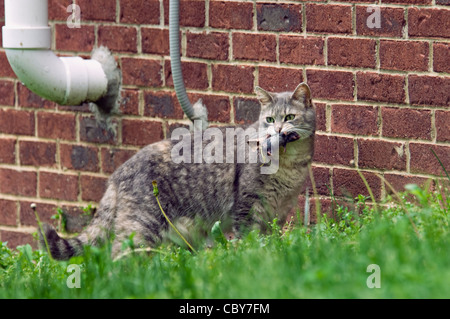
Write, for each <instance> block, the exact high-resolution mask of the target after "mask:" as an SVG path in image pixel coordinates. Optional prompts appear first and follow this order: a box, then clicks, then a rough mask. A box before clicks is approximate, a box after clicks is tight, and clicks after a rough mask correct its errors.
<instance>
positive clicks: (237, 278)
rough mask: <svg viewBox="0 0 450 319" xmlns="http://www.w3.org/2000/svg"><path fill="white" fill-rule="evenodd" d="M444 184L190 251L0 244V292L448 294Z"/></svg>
mask: <svg viewBox="0 0 450 319" xmlns="http://www.w3.org/2000/svg"><path fill="white" fill-rule="evenodd" d="M442 184H443V182H441V183H438V184H437V185H436V186H435V190H434V191H433V192H428V191H425V190H423V189H421V188H419V187H418V186H415V185H409V186H408V192H406V193H404V194H394V195H393V197H392V198H388V199H387V200H386V201H385V202H384V203H380V204H379V205H377V206H375V205H366V204H365V202H366V201H367V200H368V198H365V197H362V196H359V197H358V199H357V200H356V201H357V205H355V206H348V205H343V206H339V205H337V206H336V209H335V211H334V212H333V214H332V216H330V215H328V216H327V215H325V214H323V215H322V214H321V215H322V216H319V217H320V218H319V221H318V223H317V224H316V225H313V226H303V225H302V224H301V223H297V224H296V226H295V227H290V228H288V229H287V230H286V229H281V228H280V227H278V226H276V223H272V226H271V233H270V234H268V235H261V234H259V233H258V232H255V231H253V232H250V233H249V234H248V235H247V236H245V237H244V238H242V239H240V240H237V241H232V242H225V243H222V242H220V241H216V243H215V245H213V246H212V247H210V246H206V245H204V246H203V247H198V248H197V250H196V252H192V251H190V250H188V249H186V248H182V247H180V246H176V245H173V244H166V245H164V246H161V247H158V248H157V249H155V250H154V251H152V252H151V253H150V254H147V253H142V252H139V251H136V252H133V253H130V254H128V255H127V256H125V257H123V258H121V259H119V260H116V261H112V260H111V258H110V257H109V252H110V247H109V246H105V247H102V248H87V249H86V254H85V256H83V257H76V258H72V260H70V261H68V262H57V261H54V260H52V259H50V258H49V257H48V255H47V254H46V253H45V252H42V251H32V249H31V247H30V246H28V245H27V246H22V247H19V248H18V250H15V251H11V250H10V249H8V248H7V245H6V244H5V243H2V244H1V248H0V298H448V297H450V253H449V252H450V236H449V234H450V229H449V213H450V202H449V201H448V200H447V199H446V198H448V194H449V191H448V188H447V189H444V187H443V186H442ZM348 207H353V208H348ZM354 207H357V208H358V209H355V208H354ZM356 211H358V213H356ZM312 213H314V212H312ZM124 246H127V247H132V246H133V244H132V239H130V241H129V242H127V243H124ZM77 285H78V286H79V287H80V288H76V286H77Z"/></svg>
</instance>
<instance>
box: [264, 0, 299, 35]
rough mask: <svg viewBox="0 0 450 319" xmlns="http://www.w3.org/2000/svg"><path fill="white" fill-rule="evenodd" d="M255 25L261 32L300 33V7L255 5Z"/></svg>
mask: <svg viewBox="0 0 450 319" xmlns="http://www.w3.org/2000/svg"><path fill="white" fill-rule="evenodd" d="M256 13H257V20H256V21H257V25H258V30H262V31H283V32H301V31H302V6H301V5H300V4H278V3H267V4H257V5H256Z"/></svg>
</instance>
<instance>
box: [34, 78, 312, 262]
mask: <svg viewBox="0 0 450 319" xmlns="http://www.w3.org/2000/svg"><path fill="white" fill-rule="evenodd" d="M255 91H256V94H257V97H258V99H259V101H260V104H261V113H260V117H259V121H257V122H256V123H254V124H252V125H251V127H253V128H255V129H258V132H260V133H259V135H258V138H257V139H256V140H258V143H256V145H259V147H257V149H256V150H254V148H253V150H252V149H250V150H249V151H248V152H247V153H246V162H244V163H242V162H239V161H233V163H229V162H228V161H223V163H220V162H219V163H205V161H203V162H202V163H198V162H197V163H196V162H195V161H186V162H181V163H179V161H174V160H173V156H172V155H173V152H172V149H173V147H174V146H175V145H177V143H179V140H171V139H166V140H163V141H160V142H157V143H154V144H151V145H148V146H146V147H145V148H143V149H142V150H140V151H139V152H138V153H137V154H135V155H134V156H133V157H132V158H130V159H129V160H128V161H127V162H125V163H124V164H123V165H122V166H121V167H119V168H118V169H117V170H116V171H115V172H114V173H113V174H112V175H111V177H110V178H109V181H108V185H107V190H106V192H105V194H104V196H103V198H102V200H101V202H100V206H99V208H98V210H97V213H96V214H95V216H94V218H93V220H92V221H91V223H90V225H89V226H88V227H87V228H86V229H85V230H84V231H83V232H82V233H81V234H80V235H79V236H78V237H75V238H70V239H64V238H61V237H59V235H58V234H57V233H56V231H55V230H54V229H53V228H52V227H51V226H49V225H44V226H43V230H44V231H43V233H44V235H45V236H46V238H47V243H48V246H49V249H50V253H51V255H52V256H53V258H55V259H58V260H65V259H69V258H70V257H72V256H76V255H80V254H82V253H83V246H84V245H94V246H95V245H99V244H100V243H102V242H105V241H106V240H113V245H112V255H113V257H115V256H117V255H118V254H120V253H121V247H122V242H123V241H124V240H125V239H127V238H129V236H130V235H131V234H134V237H133V241H134V243H135V245H145V246H150V247H152V246H153V247H154V246H155V245H158V244H159V243H161V242H162V241H163V239H164V238H166V237H167V236H168V234H169V230H170V229H169V225H168V223H167V221H166V219H165V218H164V216H163V215H162V213H161V210H160V208H159V207H158V204H157V201H156V198H155V196H154V194H153V185H152V182H153V181H157V183H158V188H159V200H160V202H161V205H162V208H163V209H164V211H165V212H166V214H167V215H168V217H169V219H170V220H171V221H173V222H174V223H175V224H176V223H177V222H179V223H178V225H180V224H183V225H188V224H195V223H197V222H198V221H202V223H204V225H205V227H206V228H207V229H211V226H212V225H213V223H214V222H215V221H218V220H220V221H222V226H223V228H224V231H233V232H234V234H235V235H236V236H238V237H239V236H240V235H241V234H242V232H243V231H247V230H249V229H252V228H255V227H256V228H259V229H261V230H262V231H264V230H265V229H266V223H267V221H272V220H273V218H275V217H278V220H279V221H281V222H284V221H285V219H286V216H287V214H288V211H289V208H291V207H292V205H293V204H294V203H295V202H296V199H297V197H298V195H299V191H300V188H301V186H302V184H303V183H304V181H305V179H306V177H307V176H308V164H309V163H310V162H311V158H312V154H313V144H314V132H315V110H314V107H313V104H312V101H311V93H310V89H309V87H308V85H307V84H306V83H301V84H299V85H298V86H297V88H296V89H295V90H294V91H293V92H283V93H269V92H267V91H265V90H263V89H261V88H259V87H256V88H255ZM215 130H216V131H217V130H220V131H221V132H223V137H224V138H225V137H226V134H225V128H215ZM189 135H190V136H189V138H190V139H192V141H193V144H195V143H194V142H195V141H194V137H193V135H194V133H192V134H191V133H189ZM273 136H281V137H282V139H281V141H280V144H281V145H282V146H283V148H280V151H279V152H278V156H279V159H278V160H279V167H278V170H277V171H276V173H273V174H262V173H261V169H262V167H264V166H267V165H268V163H267V159H268V158H269V159H270V155H271V153H272V152H273V150H272V149H271V148H272V145H269V143H268V142H269V141H271V138H272V137H273ZM283 137H284V139H283ZM251 140H252V139H251V138H250V137H249V138H248V139H247V140H245V141H243V140H242V139H236V140H234V139H233V147H234V148H235V150H238V149H239V148H243V147H244V148H245V146H246V145H244V144H247V146H248V144H249V143H251ZM218 142H219V141H217V140H214V141H212V140H206V139H205V140H204V141H203V142H202V143H203V144H202V145H203V147H206V145H209V146H210V147H211V144H212V145H213V146H214V143H218ZM222 145H223V146H224V147H225V145H227V143H225V142H224V141H220V143H218V144H217V145H216V146H218V147H222ZM228 145H229V144H228ZM192 147H194V146H192ZM264 147H265V148H266V149H268V152H267V153H268V154H269V155H268V157H265V161H264V160H263V161H257V162H251V161H249V156H250V153H251V152H252V151H255V152H259V153H262V152H261V150H262V149H263V148H264ZM192 156H194V154H192ZM175 162H178V163H175ZM188 162H191V163H188ZM208 227H209V228H208ZM180 228H183V227H180ZM186 232H189V230H185V233H186ZM40 243H41V245H43V244H44V238H43V234H41V238H40Z"/></svg>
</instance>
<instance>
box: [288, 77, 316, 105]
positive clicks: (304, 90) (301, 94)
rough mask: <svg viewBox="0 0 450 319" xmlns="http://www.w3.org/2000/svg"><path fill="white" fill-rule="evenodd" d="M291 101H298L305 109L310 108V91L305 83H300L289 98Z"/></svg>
mask: <svg viewBox="0 0 450 319" xmlns="http://www.w3.org/2000/svg"><path fill="white" fill-rule="evenodd" d="M291 99H292V101H298V102H300V103H302V104H303V105H304V106H305V107H312V102H311V90H310V89H309V86H308V84H306V83H305V82H302V83H300V84H299V85H298V86H297V88H296V89H295V90H294V92H293V93H292V96H291Z"/></svg>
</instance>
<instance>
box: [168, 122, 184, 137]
mask: <svg viewBox="0 0 450 319" xmlns="http://www.w3.org/2000/svg"><path fill="white" fill-rule="evenodd" d="M181 127H183V128H185V129H187V130H189V129H190V128H189V125H187V124H184V123H171V124H167V126H166V132H167V136H168V137H169V136H170V137H172V133H173V131H174V130H175V129H177V128H181Z"/></svg>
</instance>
